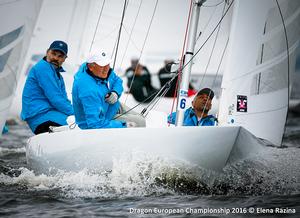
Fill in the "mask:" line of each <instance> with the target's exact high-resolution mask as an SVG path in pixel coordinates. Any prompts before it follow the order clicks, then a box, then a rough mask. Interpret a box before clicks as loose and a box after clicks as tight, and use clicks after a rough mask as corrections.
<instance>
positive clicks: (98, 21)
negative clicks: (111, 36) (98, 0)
mask: <svg viewBox="0 0 300 218" xmlns="http://www.w3.org/2000/svg"><path fill="white" fill-rule="evenodd" d="M104 4H105V0H103V3H102V7H101V11H100V14H99V17H98V20H97V24H96V29H95V32H94V35H93V39H92V42H91V45H90V50H89V52H91V50H92V47H93V44H94V42H95V37H96V33H97V30H98V26H99V23H100V18H101V16H102V12H103V8H104Z"/></svg>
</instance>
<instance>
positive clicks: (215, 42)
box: [199, 4, 226, 87]
mask: <svg viewBox="0 0 300 218" xmlns="http://www.w3.org/2000/svg"><path fill="white" fill-rule="evenodd" d="M225 7H226V4H224V7H223V11H222V16H223V14H224V11H225ZM220 29H221V25H219V27H218V30H217V33H216V37H215V40H214V44H213V47H212V49H211V53H210V56H209V58H208V62H207V65H206V67H205V70H204V74H203V76H202V79H201V81H200V85H199V86H200V87H201V85H202V83H203V80H204V77H205V76H206V73H207V69H208V66H209V64H210V61H211V58H212V55H213V53H214V51H215V47H216V44H217V40H218V37H219V33H220Z"/></svg>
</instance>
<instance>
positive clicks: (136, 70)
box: [134, 64, 143, 76]
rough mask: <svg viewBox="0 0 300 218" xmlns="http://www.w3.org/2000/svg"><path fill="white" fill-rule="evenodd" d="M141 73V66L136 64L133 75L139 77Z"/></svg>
mask: <svg viewBox="0 0 300 218" xmlns="http://www.w3.org/2000/svg"><path fill="white" fill-rule="evenodd" d="M142 71H143V67H142V65H140V64H138V65H137V66H136V69H135V71H134V73H135V75H136V76H140V75H142Z"/></svg>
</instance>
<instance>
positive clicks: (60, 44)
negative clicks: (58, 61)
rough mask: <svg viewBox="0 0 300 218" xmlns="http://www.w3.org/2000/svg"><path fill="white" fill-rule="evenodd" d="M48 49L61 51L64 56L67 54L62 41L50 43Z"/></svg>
mask: <svg viewBox="0 0 300 218" xmlns="http://www.w3.org/2000/svg"><path fill="white" fill-rule="evenodd" d="M49 49H50V50H57V51H61V52H62V53H64V54H65V55H67V54H68V45H67V43H65V42H64V41H60V40H56V41H54V42H52V43H51V45H50V47H49Z"/></svg>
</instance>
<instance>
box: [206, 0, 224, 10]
mask: <svg viewBox="0 0 300 218" xmlns="http://www.w3.org/2000/svg"><path fill="white" fill-rule="evenodd" d="M223 2H225V0H222V1H220V2H219V3H217V4H215V5H203V7H206V8H210V7H216V6H218V5H220V4H222V3H223Z"/></svg>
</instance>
